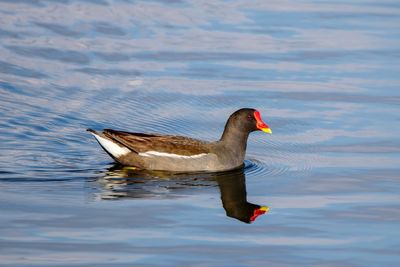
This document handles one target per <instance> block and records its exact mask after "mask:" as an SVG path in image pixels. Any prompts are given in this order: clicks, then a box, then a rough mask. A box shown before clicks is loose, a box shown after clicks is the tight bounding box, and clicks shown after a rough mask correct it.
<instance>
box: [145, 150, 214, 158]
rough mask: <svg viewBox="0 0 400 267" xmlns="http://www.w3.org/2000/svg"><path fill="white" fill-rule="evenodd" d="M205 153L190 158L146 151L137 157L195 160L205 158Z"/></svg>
mask: <svg viewBox="0 0 400 267" xmlns="http://www.w3.org/2000/svg"><path fill="white" fill-rule="evenodd" d="M206 155H207V154H206V153H201V154H197V155H192V156H184V155H178V154H172V153H165V152H157V151H146V152H141V153H139V156H143V157H169V158H177V159H196V158H201V157H204V156H206Z"/></svg>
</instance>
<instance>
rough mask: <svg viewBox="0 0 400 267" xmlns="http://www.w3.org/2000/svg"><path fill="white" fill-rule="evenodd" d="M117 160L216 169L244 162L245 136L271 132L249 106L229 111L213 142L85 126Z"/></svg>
mask: <svg viewBox="0 0 400 267" xmlns="http://www.w3.org/2000/svg"><path fill="white" fill-rule="evenodd" d="M87 131H88V132H90V133H91V134H92V135H93V136H94V137H95V138H96V140H97V142H98V143H99V144H100V146H101V147H102V148H103V149H104V150H105V152H106V153H107V154H108V155H110V156H111V158H113V159H114V160H115V161H116V162H117V163H119V164H121V165H124V166H131V167H134V168H137V169H140V170H155V171H170V172H220V171H228V170H233V169H236V168H240V167H242V166H243V165H244V158H245V154H246V147H247V139H248V136H249V134H250V133H251V132H254V131H263V132H265V133H268V134H272V130H271V129H270V127H269V126H268V125H267V124H266V123H265V122H264V121H263V120H262V119H261V114H260V112H259V111H258V110H256V109H253V108H242V109H239V110H237V111H235V112H233V113H232V114H231V115H230V116H229V118H228V120H227V122H226V124H225V128H224V131H223V133H222V136H221V138H220V139H219V140H217V141H211V142H210V141H203V140H199V139H195V138H191V137H186V136H178V135H164V134H156V133H137V132H127V131H119V130H113V129H104V130H103V131H101V132H100V131H95V130H93V129H90V128H89V129H87Z"/></svg>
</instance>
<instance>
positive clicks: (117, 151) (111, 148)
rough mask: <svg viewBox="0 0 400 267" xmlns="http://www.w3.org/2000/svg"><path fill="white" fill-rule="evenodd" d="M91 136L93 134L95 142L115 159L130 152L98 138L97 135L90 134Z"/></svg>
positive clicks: (102, 138)
mask: <svg viewBox="0 0 400 267" xmlns="http://www.w3.org/2000/svg"><path fill="white" fill-rule="evenodd" d="M91 134H93V135H94V137H96V139H97V141H99V143H100V144H101V146H102V147H103V148H104V149H105V150H107V152H108V153H110V154H111V155H113V156H114V157H115V158H118V157H120V156H123V155H126V154H128V153H129V152H130V150H129V149H127V148H126V147H123V146H120V145H117V144H116V143H114V142H112V141H110V140H108V139H106V138H104V137H101V136H98V135H97V134H94V133H91Z"/></svg>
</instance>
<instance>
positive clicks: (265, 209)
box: [260, 206, 269, 212]
mask: <svg viewBox="0 0 400 267" xmlns="http://www.w3.org/2000/svg"><path fill="white" fill-rule="evenodd" d="M260 210H262V211H264V212H268V211H269V207H267V206H262V207H261V208H260Z"/></svg>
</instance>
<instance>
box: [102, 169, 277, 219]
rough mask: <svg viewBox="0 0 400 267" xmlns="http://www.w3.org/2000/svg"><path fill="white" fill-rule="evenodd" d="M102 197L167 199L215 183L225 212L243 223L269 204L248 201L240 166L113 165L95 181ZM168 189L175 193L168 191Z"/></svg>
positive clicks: (266, 209) (263, 211) (255, 216)
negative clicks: (199, 169) (206, 169)
mask: <svg viewBox="0 0 400 267" xmlns="http://www.w3.org/2000/svg"><path fill="white" fill-rule="evenodd" d="M97 183H100V184H101V185H102V192H101V195H100V196H101V198H102V199H114V200H115V199H121V198H159V197H163V196H167V197H168V198H170V197H174V196H177V195H179V192H187V191H188V190H190V191H192V190H194V189H202V188H204V187H215V186H218V187H219V189H220V192H221V200H222V206H223V207H224V209H225V211H226V215H227V216H229V217H232V218H236V219H238V220H240V221H242V222H245V223H251V222H253V221H254V220H255V219H256V218H257V217H258V216H259V215H262V214H264V213H266V212H267V211H268V209H269V208H268V207H266V206H260V205H257V204H253V203H249V202H247V193H246V177H245V173H244V169H243V168H240V169H237V170H233V171H228V172H219V173H189V174H188V173H171V172H164V171H163V172H157V171H143V170H137V169H134V168H130V167H123V166H120V165H114V166H112V167H111V168H109V169H108V170H107V171H106V172H105V175H104V176H103V177H101V178H99V179H98V180H97ZM171 191H173V192H174V194H171Z"/></svg>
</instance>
